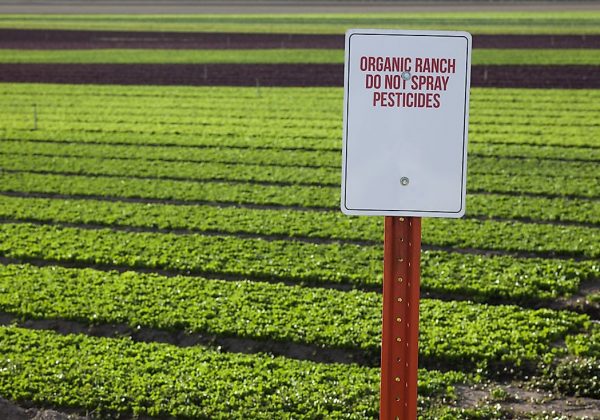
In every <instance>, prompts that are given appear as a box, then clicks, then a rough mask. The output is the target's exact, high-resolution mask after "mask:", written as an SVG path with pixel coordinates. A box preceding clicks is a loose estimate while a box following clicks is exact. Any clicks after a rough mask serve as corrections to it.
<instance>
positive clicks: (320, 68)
mask: <svg viewBox="0 0 600 420" xmlns="http://www.w3.org/2000/svg"><path fill="white" fill-rule="evenodd" d="M0 82H20V83H73V84H116V85H183V86H256V87H262V86H265V87H267V86H269V87H271V86H290V87H340V86H343V83H344V66H343V65H341V64H0ZM471 85H472V86H474V87H499V88H560V89H598V88H600V72H598V67H597V66H529V65H528V66H524V65H520V66H492V65H489V66H473V68H472V73H471Z"/></svg>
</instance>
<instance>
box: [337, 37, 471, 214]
mask: <svg viewBox="0 0 600 420" xmlns="http://www.w3.org/2000/svg"><path fill="white" fill-rule="evenodd" d="M344 73H345V76H344V139H343V141H344V146H343V163H342V203H341V208H342V211H343V212H344V213H345V214H349V215H390V216H392V215H396V216H422V217H461V216H463V215H464V213H465V195H466V170H467V132H468V117H469V86H470V82H471V80H470V79H471V35H470V34H469V33H467V32H446V31H443V32H442V31H408V30H407V31H404V30H361V29H353V30H350V31H348V32H347V33H346V59H345V68H344Z"/></svg>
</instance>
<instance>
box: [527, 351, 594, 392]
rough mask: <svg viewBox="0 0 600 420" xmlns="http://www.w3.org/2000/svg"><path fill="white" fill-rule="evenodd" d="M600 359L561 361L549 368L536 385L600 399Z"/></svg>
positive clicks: (579, 358)
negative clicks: (599, 379)
mask: <svg viewBox="0 0 600 420" xmlns="http://www.w3.org/2000/svg"><path fill="white" fill-rule="evenodd" d="M598 378H600V359H599V358H597V357H577V358H565V359H562V360H560V362H558V364H557V365H556V366H554V365H552V366H549V367H548V368H547V369H546V370H545V374H544V376H543V377H541V378H540V379H538V380H537V382H536V384H537V385H538V386H540V387H543V388H545V389H549V390H553V391H555V392H560V393H563V394H567V395H574V396H577V397H590V398H596V399H598V398H600V381H598Z"/></svg>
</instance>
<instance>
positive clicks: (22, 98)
mask: <svg viewBox="0 0 600 420" xmlns="http://www.w3.org/2000/svg"><path fill="white" fill-rule="evenodd" d="M127 88H129V89H127ZM0 93H2V95H3V96H5V97H6V100H5V101H4V102H3V103H2V104H0V109H2V110H3V111H7V110H10V109H12V107H16V110H15V111H14V112H18V111H22V110H23V109H26V108H28V107H29V106H31V105H32V99H33V100H35V102H33V103H36V104H38V105H39V106H40V110H42V111H43V110H44V109H46V110H53V109H54V107H56V110H57V111H60V112H59V114H62V113H63V112H64V111H66V110H69V111H72V112H75V113H76V114H77V115H89V114H90V113H91V112H94V111H99V115H117V114H118V113H119V112H121V113H124V112H125V113H127V114H129V113H131V114H133V115H139V114H142V113H143V112H144V111H147V112H149V113H151V114H156V113H158V112H159V110H162V111H163V112H166V115H167V116H169V115H170V116H176V115H178V113H180V114H179V115H182V116H184V117H185V116H188V117H191V116H197V117H202V116H204V115H205V114H207V116H208V117H219V116H220V117H221V118H222V117H224V116H231V117H232V118H256V117H257V116H260V115H264V114H269V115H273V116H275V117H278V118H281V117H284V116H287V117H289V118H293V119H308V120H317V121H320V122H321V123H323V124H325V123H328V121H329V123H331V121H332V120H331V118H332V117H335V116H338V117H339V114H340V112H341V107H342V104H341V99H342V89H341V88H321V87H319V88H302V89H298V88H293V87H288V88H286V87H278V88H267V87H261V88H260V89H258V90H257V89H256V87H216V86H208V87H190V86H186V87H176V86H142V85H139V86H127V87H125V86H102V85H97V86H87V89H85V88H84V87H83V86H82V85H65V84H37V85H36V84H31V83H2V84H0ZM598 97H599V94H598V91H597V90H594V89H588V90H585V89H578V90H565V89H534V90H531V89H524V88H475V89H473V91H472V94H471V98H470V101H471V111H472V112H473V116H475V117H479V116H482V117H493V116H496V117H498V118H500V120H504V119H507V118H515V119H517V120H521V121H522V122H523V123H525V122H527V121H528V119H529V118H533V120H534V121H535V120H538V119H542V120H546V119H547V117H550V116H556V120H555V121H551V120H548V121H549V122H550V123H551V124H552V125H557V124H558V125H565V124H569V125H577V124H578V123H579V124H582V123H583V124H588V125H589V124H591V121H585V120H583V121H581V120H578V119H577V118H576V117H579V116H582V115H593V113H594V112H597V111H598V109H599V108H600V105H599V104H598V102H597V100H598ZM149 98H152V100H153V102H145V101H144V99H149ZM106 102H109V103H110V104H111V105H112V106H111V107H103V106H102V104H103V103H104V104H106ZM249 104H251V105H252V107H253V112H252V113H251V114H248V112H247V111H245V110H247V106H248V105H249ZM492 104H493V105H494V106H493V107H491V105H492ZM10 105H12V106H10ZM236 105H237V106H236ZM244 105H246V106H244ZM175 111H178V113H176V112H175ZM223 111H227V112H226V113H225V114H224V113H223ZM488 121H489V122H490V123H493V120H491V119H489V120H488ZM265 122H268V121H265Z"/></svg>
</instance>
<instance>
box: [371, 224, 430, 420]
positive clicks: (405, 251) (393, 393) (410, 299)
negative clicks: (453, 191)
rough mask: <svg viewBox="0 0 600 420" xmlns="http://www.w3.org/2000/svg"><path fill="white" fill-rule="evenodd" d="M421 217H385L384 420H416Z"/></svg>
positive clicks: (382, 348)
mask: <svg viewBox="0 0 600 420" xmlns="http://www.w3.org/2000/svg"><path fill="white" fill-rule="evenodd" d="M420 257H421V218H420V217H391V216H386V217H385V239H384V256H383V260H384V264H383V332H382V340H381V400H380V403H381V406H380V419H381V420H415V419H416V418H417V367H418V339H419V270H420Z"/></svg>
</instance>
